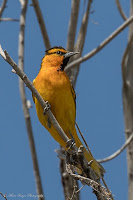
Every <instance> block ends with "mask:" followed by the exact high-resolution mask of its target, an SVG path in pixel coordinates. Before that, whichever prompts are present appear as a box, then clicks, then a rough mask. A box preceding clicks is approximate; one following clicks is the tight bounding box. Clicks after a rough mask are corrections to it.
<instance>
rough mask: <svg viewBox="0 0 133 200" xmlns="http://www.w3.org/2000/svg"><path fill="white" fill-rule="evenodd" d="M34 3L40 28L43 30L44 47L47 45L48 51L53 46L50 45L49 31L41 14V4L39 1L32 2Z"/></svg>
mask: <svg viewBox="0 0 133 200" xmlns="http://www.w3.org/2000/svg"><path fill="white" fill-rule="evenodd" d="M32 2H33V6H34V9H35V13H36V16H37V19H38V23H39V26H40V29H41V33H42V37H43V42H44V45H45V47H46V49H48V48H50V46H51V44H50V40H49V37H48V34H47V29H46V26H45V22H44V19H43V16H42V12H41V9H40V6H39V2H38V0H32Z"/></svg>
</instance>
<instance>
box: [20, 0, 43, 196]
mask: <svg viewBox="0 0 133 200" xmlns="http://www.w3.org/2000/svg"><path fill="white" fill-rule="evenodd" d="M20 3H21V15H20V33H19V48H18V66H19V68H20V69H21V70H22V71H24V33H25V18H26V11H27V4H28V0H25V1H23V0H20ZM19 89H20V95H21V100H22V105H23V112H24V117H25V123H26V127H27V134H28V138H29V144H30V150H31V155H32V162H33V168H34V175H35V181H36V188H37V194H38V199H39V200H44V194H43V189H42V183H41V177H40V172H39V166H38V161H37V154H36V148H35V143H34V138H33V132H32V125H31V119H30V114H29V109H28V107H27V99H26V93H25V85H24V82H23V81H22V79H21V78H19Z"/></svg>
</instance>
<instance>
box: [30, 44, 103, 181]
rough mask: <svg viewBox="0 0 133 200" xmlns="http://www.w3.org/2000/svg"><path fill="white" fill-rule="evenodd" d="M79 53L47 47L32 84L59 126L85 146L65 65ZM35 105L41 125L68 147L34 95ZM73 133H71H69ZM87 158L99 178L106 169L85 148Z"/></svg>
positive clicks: (76, 141)
mask: <svg viewBox="0 0 133 200" xmlns="http://www.w3.org/2000/svg"><path fill="white" fill-rule="evenodd" d="M75 54H76V52H68V51H67V50H65V49H64V48H63V47H53V48H50V49H48V50H46V55H45V56H44V58H43V59H42V64H41V68H40V71H39V73H38V75H37V77H36V78H35V79H34V81H33V84H34V86H35V88H36V89H37V91H38V92H39V93H40V95H41V96H42V97H43V98H44V100H45V101H48V102H49V104H50V105H51V111H52V113H53V114H54V116H55V117H56V119H57V121H58V122H59V124H60V126H61V127H62V129H63V130H64V132H65V133H66V135H67V136H68V138H71V135H72V136H73V138H74V140H75V143H76V146H77V147H80V145H82V143H81V141H80V139H79V137H78V135H77V133H76V129H75V117H76V103H75V100H76V95H75V91H74V89H73V87H72V85H71V83H70V80H69V78H68V76H67V74H66V73H65V72H64V68H65V66H66V65H67V63H68V61H69V58H70V57H71V56H73V55H75ZM33 100H34V102H35V105H36V112H37V115H38V118H39V120H40V122H41V124H42V125H43V126H44V127H45V128H46V129H47V130H48V131H49V132H50V134H51V135H52V137H53V138H54V139H55V140H56V141H57V142H58V143H59V144H60V145H61V146H62V147H64V148H65V149H66V143H65V142H64V140H63V139H62V138H61V136H60V135H59V133H58V132H57V131H56V129H55V128H54V126H53V125H52V124H50V122H49V119H48V117H47V115H44V113H43V108H42V107H41V105H40V104H39V102H38V101H37V99H36V98H35V97H34V96H33ZM70 133H71V134H70ZM84 156H85V158H86V159H87V160H88V162H89V161H91V160H93V163H92V165H91V167H92V168H93V170H94V171H95V173H96V174H97V176H98V177H99V178H100V177H102V176H103V174H104V172H105V170H104V168H103V167H102V166H101V165H100V164H99V163H98V162H97V161H96V160H95V159H94V158H93V156H92V154H91V152H88V151H87V150H86V149H85V152H84Z"/></svg>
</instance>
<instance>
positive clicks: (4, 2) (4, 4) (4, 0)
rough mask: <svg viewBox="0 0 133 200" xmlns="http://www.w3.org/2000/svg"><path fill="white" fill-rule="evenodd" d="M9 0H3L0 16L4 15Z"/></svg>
mask: <svg viewBox="0 0 133 200" xmlns="http://www.w3.org/2000/svg"><path fill="white" fill-rule="evenodd" d="M6 3H7V0H3V2H2V5H1V7H0V18H1V17H2V14H3V11H4V9H5V8H6Z"/></svg>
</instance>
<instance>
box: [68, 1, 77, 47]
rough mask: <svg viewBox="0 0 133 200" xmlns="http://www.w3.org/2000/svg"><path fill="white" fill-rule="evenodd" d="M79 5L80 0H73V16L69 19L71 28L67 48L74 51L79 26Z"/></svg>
mask: <svg viewBox="0 0 133 200" xmlns="http://www.w3.org/2000/svg"><path fill="white" fill-rule="evenodd" d="M79 5H80V0H72V8H71V17H70V20H69V28H68V37H67V38H68V39H67V50H69V51H73V48H74V41H75V34H76V28H77V20H78V14H79Z"/></svg>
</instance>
